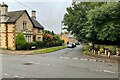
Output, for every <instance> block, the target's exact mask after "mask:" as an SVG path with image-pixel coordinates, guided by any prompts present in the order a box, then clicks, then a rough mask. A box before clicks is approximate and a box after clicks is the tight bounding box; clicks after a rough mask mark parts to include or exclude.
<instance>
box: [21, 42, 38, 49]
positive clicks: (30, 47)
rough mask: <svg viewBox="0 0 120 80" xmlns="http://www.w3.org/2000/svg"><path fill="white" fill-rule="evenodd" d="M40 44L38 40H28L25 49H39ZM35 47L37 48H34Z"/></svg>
mask: <svg viewBox="0 0 120 80" xmlns="http://www.w3.org/2000/svg"><path fill="white" fill-rule="evenodd" d="M37 46H38V44H37V43H36V42H26V43H25V44H24V48H23V50H32V49H37ZM32 47H35V48H32Z"/></svg>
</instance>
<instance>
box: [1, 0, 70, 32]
mask: <svg viewBox="0 0 120 80" xmlns="http://www.w3.org/2000/svg"><path fill="white" fill-rule="evenodd" d="M71 1H72V0H0V4H2V2H4V3H5V4H7V5H8V6H9V7H8V11H17V10H27V11H28V13H29V15H30V16H31V11H32V10H36V16H37V18H36V19H37V20H38V21H39V22H40V23H41V24H42V25H43V26H44V28H45V29H46V30H50V31H54V32H55V33H57V34H59V33H60V32H61V21H62V20H63V17H64V14H65V13H66V8H67V7H69V6H70V5H71ZM63 27H64V26H63Z"/></svg>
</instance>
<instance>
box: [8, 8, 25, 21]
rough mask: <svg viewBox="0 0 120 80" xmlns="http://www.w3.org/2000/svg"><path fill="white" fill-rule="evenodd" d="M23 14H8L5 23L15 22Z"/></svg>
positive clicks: (17, 12) (22, 11)
mask: <svg viewBox="0 0 120 80" xmlns="http://www.w3.org/2000/svg"><path fill="white" fill-rule="evenodd" d="M24 12H25V10H21V11H11V12H8V20H7V21H6V23H12V22H13V23H14V22H16V21H17V20H18V19H19V17H20V16H21V15H22V14H23V13H24Z"/></svg>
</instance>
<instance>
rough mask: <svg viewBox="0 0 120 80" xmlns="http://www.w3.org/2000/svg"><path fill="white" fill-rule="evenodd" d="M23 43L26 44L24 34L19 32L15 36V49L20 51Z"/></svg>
mask: <svg viewBox="0 0 120 80" xmlns="http://www.w3.org/2000/svg"><path fill="white" fill-rule="evenodd" d="M25 43H26V40H25V37H24V34H23V33H21V32H19V33H18V34H17V36H16V49H18V50H20V49H22V47H23V46H24V44H25Z"/></svg>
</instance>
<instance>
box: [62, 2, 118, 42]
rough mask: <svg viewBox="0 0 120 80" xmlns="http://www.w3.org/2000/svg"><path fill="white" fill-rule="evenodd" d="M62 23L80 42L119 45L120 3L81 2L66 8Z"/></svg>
mask: <svg viewBox="0 0 120 80" xmlns="http://www.w3.org/2000/svg"><path fill="white" fill-rule="evenodd" d="M66 10H67V13H66V14H65V15H64V20H63V23H64V25H65V26H68V28H67V30H68V31H71V32H72V33H73V34H74V35H76V37H77V38H78V39H79V40H81V41H88V42H93V43H107V42H112V43H120V19H119V18H120V2H81V3H78V4H75V3H73V4H72V6H71V7H68V8H67V9H66Z"/></svg>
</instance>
